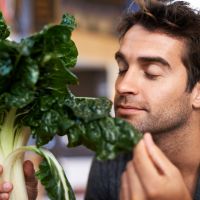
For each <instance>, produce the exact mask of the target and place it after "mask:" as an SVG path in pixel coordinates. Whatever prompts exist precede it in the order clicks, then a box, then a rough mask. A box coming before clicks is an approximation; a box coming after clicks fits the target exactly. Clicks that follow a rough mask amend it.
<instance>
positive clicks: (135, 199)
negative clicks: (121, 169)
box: [127, 162, 145, 200]
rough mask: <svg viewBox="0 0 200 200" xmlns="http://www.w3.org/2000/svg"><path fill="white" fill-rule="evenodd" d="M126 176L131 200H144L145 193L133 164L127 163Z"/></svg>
mask: <svg viewBox="0 0 200 200" xmlns="http://www.w3.org/2000/svg"><path fill="white" fill-rule="evenodd" d="M127 174H128V175H127V177H128V185H129V189H130V191H131V200H145V191H144V189H143V186H142V184H141V182H140V180H139V178H138V175H137V173H136V171H135V167H134V164H133V162H129V163H128V165H127Z"/></svg>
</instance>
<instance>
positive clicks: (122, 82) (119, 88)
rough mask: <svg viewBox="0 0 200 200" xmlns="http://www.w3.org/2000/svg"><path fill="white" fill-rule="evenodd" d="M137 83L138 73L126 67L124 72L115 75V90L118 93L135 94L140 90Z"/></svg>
mask: <svg viewBox="0 0 200 200" xmlns="http://www.w3.org/2000/svg"><path fill="white" fill-rule="evenodd" d="M139 85H140V84H139V76H138V73H136V72H135V71H133V70H130V69H128V70H127V71H126V72H125V73H124V74H122V75H119V76H118V77H117V80H116V82H115V91H116V93H118V94H133V95H137V94H138V93H139V91H140V86H139Z"/></svg>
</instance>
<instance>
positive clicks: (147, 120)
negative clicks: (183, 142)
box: [116, 97, 192, 137]
mask: <svg viewBox="0 0 200 200" xmlns="http://www.w3.org/2000/svg"><path fill="white" fill-rule="evenodd" d="M191 112H192V109H191V108H190V105H189V99H188V98H187V97H186V98H184V97H183V99H182V100H181V101H180V102H179V103H176V105H168V106H167V107H161V108H159V109H158V110H157V112H155V113H153V114H152V112H151V110H150V111H149V112H148V111H147V112H146V114H145V116H143V117H141V118H140V117H138V116H118V115H117V113H116V116H117V117H120V118H123V119H124V120H126V121H128V122H129V123H131V124H132V125H133V126H134V127H135V128H136V129H138V130H139V131H140V132H142V133H146V132H150V133H151V134H152V135H154V136H155V137H159V135H163V134H165V135H166V134H171V133H173V132H178V133H179V132H181V130H183V129H184V128H185V127H186V126H189V120H190V116H191Z"/></svg>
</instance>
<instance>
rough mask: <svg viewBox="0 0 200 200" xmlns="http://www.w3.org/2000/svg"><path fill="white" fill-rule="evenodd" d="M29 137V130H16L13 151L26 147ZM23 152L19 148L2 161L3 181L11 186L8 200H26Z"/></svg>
mask: <svg viewBox="0 0 200 200" xmlns="http://www.w3.org/2000/svg"><path fill="white" fill-rule="evenodd" d="M29 136H30V128H28V127H22V128H20V129H19V130H17V131H16V133H15V141H14V144H13V150H15V149H17V148H19V147H22V146H23V145H26V144H27V142H28V139H29ZM24 151H25V150H23V148H21V150H20V148H19V149H18V150H17V151H15V152H12V153H11V154H9V155H8V157H7V158H6V159H5V161H4V173H3V180H4V181H10V182H11V183H12V184H13V191H12V193H11V197H10V200H17V199H18V200H19V199H20V200H27V199H28V195H27V191H26V185H25V179H24V171H23V161H24Z"/></svg>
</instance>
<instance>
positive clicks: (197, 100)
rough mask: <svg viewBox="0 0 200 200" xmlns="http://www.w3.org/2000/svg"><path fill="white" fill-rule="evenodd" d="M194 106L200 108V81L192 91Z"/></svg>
mask: <svg viewBox="0 0 200 200" xmlns="http://www.w3.org/2000/svg"><path fill="white" fill-rule="evenodd" d="M192 105H193V107H194V108H200V81H199V82H197V83H196V85H195V87H194V88H193V90H192Z"/></svg>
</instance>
